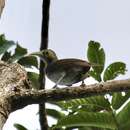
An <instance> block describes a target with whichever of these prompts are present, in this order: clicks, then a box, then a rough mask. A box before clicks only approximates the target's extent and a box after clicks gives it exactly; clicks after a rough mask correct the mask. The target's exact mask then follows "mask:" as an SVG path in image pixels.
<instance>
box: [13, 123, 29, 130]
mask: <svg viewBox="0 0 130 130" xmlns="http://www.w3.org/2000/svg"><path fill="white" fill-rule="evenodd" d="M14 127H15V128H16V129H17V130H28V129H27V128H25V127H24V126H23V125H21V124H14Z"/></svg>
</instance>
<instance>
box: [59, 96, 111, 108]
mask: <svg viewBox="0 0 130 130" xmlns="http://www.w3.org/2000/svg"><path fill="white" fill-rule="evenodd" d="M57 105H58V106H59V107H60V108H62V109H63V110H68V109H72V110H74V109H77V108H78V107H79V106H82V108H83V109H84V108H85V109H84V110H86V111H97V110H110V103H109V102H108V100H107V99H105V98H104V97H103V96H94V97H89V98H81V99H73V100H69V101H61V102H57Z"/></svg>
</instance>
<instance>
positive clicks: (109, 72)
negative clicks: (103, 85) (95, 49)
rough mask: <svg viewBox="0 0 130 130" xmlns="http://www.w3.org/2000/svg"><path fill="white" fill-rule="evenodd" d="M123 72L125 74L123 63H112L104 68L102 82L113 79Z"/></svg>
mask: <svg viewBox="0 0 130 130" xmlns="http://www.w3.org/2000/svg"><path fill="white" fill-rule="evenodd" d="M125 72H126V64H125V63H123V62H114V63H112V64H110V65H109V66H108V67H107V68H106V70H105V72H104V76H103V80H104V81H107V80H112V79H115V78H116V77H118V76H119V75H121V74H122V75H123V74H125Z"/></svg>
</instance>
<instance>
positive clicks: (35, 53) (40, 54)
mask: <svg viewBox="0 0 130 130" xmlns="http://www.w3.org/2000/svg"><path fill="white" fill-rule="evenodd" d="M29 55H30V56H38V57H40V58H41V57H43V54H42V52H41V51H38V52H33V53H30V54H29Z"/></svg>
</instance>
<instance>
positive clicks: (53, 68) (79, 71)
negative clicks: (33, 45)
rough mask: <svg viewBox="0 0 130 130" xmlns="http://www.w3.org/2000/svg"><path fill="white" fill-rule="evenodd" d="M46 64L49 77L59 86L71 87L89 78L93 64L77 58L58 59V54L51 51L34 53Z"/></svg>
mask: <svg viewBox="0 0 130 130" xmlns="http://www.w3.org/2000/svg"><path fill="white" fill-rule="evenodd" d="M31 55H36V56H39V57H40V58H41V60H43V61H44V62H45V71H46V75H47V77H48V78H49V79H50V80H51V81H53V82H54V83H55V86H54V87H57V85H66V86H71V85H72V84H74V83H78V82H80V81H82V82H83V81H84V79H86V78H87V77H88V71H89V70H90V68H91V64H90V63H88V62H87V61H85V60H81V59H76V58H67V59H58V57H57V55H56V53H55V52H54V51H53V50H51V49H45V50H43V51H39V52H34V53H32V54H31Z"/></svg>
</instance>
